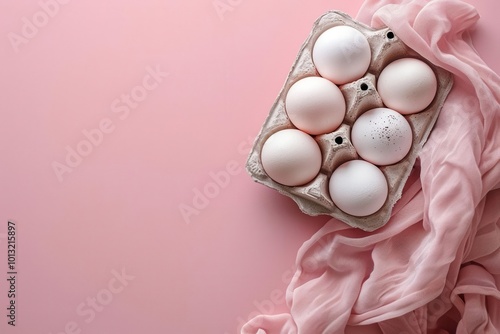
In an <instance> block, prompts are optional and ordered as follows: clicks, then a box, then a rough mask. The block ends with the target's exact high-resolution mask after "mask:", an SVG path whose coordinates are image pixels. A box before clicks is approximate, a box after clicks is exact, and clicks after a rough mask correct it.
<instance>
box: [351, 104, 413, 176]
mask: <svg viewBox="0 0 500 334" xmlns="http://www.w3.org/2000/svg"><path fill="white" fill-rule="evenodd" d="M351 141H352V144H353V146H354V148H355V149H356V152H358V154H359V156H360V157H361V158H363V159H364V160H367V161H369V162H371V163H373V164H376V165H381V166H385V165H392V164H394V163H396V162H398V161H400V160H402V159H403V158H404V157H405V156H406V155H407V154H408V152H409V151H410V149H411V144H412V141H413V134H412V130H411V127H410V124H409V123H408V121H407V120H406V118H404V116H403V115H401V114H400V113H398V112H396V111H394V110H391V109H388V108H375V109H371V110H368V111H367V112H365V113H364V114H362V115H361V116H359V117H358V119H357V120H356V121H355V122H354V124H353V126H352V130H351Z"/></svg>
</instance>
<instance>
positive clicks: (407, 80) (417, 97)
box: [377, 58, 437, 115]
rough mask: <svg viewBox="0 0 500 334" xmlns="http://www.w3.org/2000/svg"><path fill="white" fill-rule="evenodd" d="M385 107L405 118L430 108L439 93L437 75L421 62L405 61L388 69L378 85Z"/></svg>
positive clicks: (395, 62) (392, 64)
mask: <svg viewBox="0 0 500 334" xmlns="http://www.w3.org/2000/svg"><path fill="white" fill-rule="evenodd" d="M377 90H378V92H379V94H380V97H381V98H382V101H383V102H384V104H385V105H386V106H387V107H389V108H391V109H394V110H396V111H398V112H400V113H402V114H404V115H408V114H413V113H417V112H420V111H422V110H424V109H425V108H427V107H428V106H429V105H430V104H431V102H432V100H434V96H435V95H436V92H437V79H436V75H435V74H434V71H433V70H432V69H431V68H430V67H429V65H427V64H426V63H424V62H423V61H421V60H418V59H414V58H402V59H398V60H396V61H393V62H392V63H390V64H389V65H387V66H386V67H385V68H384V69H383V70H382V72H381V73H380V76H379V78H378V81H377Z"/></svg>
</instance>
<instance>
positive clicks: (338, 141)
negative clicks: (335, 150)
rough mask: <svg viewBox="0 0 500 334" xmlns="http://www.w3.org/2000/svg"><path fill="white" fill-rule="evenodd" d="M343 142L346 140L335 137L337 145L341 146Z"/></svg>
mask: <svg viewBox="0 0 500 334" xmlns="http://www.w3.org/2000/svg"><path fill="white" fill-rule="evenodd" d="M343 142H344V139H342V137H340V136H337V137H335V143H336V144H337V145H340V144H342V143H343Z"/></svg>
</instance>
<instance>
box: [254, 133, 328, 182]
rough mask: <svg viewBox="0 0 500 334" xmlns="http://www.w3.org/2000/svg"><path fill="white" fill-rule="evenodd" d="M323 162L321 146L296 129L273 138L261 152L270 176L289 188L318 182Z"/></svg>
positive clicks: (272, 136)
mask: <svg viewBox="0 0 500 334" xmlns="http://www.w3.org/2000/svg"><path fill="white" fill-rule="evenodd" d="M321 160H322V157H321V150H320V148H319V146H318V143H316V141H315V140H314V139H313V138H312V137H311V136H310V135H308V134H306V133H304V132H302V131H300V130H296V129H286V130H281V131H278V132H276V133H274V134H272V135H271V136H270V137H269V138H268V139H267V140H266V142H265V143H264V146H263V147H262V152H261V161H262V167H264V171H265V172H266V174H267V175H268V176H269V177H270V178H271V179H273V180H274V181H276V182H278V183H281V184H283V185H286V186H299V185H303V184H305V183H307V182H309V181H311V180H312V179H314V178H315V177H316V175H317V174H318V173H319V170H320V168H321Z"/></svg>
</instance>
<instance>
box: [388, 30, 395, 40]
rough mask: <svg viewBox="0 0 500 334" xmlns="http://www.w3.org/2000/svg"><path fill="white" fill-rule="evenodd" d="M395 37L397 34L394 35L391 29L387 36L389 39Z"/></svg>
mask: <svg viewBox="0 0 500 334" xmlns="http://www.w3.org/2000/svg"><path fill="white" fill-rule="evenodd" d="M394 37H396V36H395V35H394V33H393V32H392V31H389V32H388V33H387V38H389V39H393V38H394Z"/></svg>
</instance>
